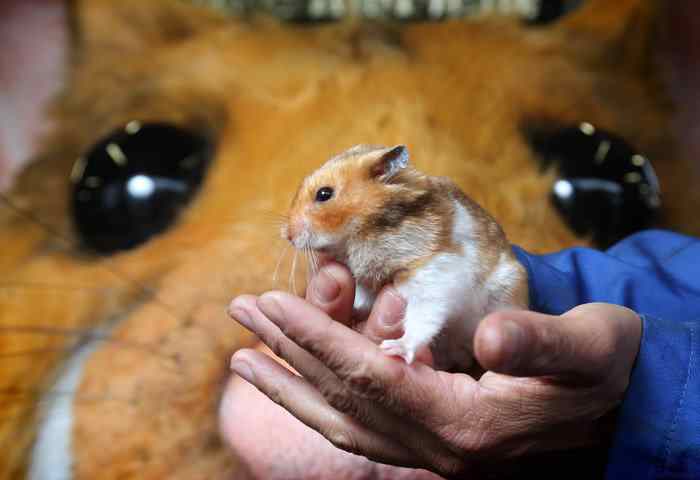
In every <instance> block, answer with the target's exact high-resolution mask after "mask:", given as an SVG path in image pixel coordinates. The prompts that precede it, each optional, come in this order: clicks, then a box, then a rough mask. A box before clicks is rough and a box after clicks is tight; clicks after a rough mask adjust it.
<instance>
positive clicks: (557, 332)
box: [474, 304, 641, 382]
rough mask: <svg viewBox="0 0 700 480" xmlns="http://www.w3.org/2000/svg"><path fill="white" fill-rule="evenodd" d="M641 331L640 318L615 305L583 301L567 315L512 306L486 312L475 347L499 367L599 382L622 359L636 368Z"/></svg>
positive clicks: (489, 365) (496, 369)
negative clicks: (544, 312) (520, 309)
mask: <svg viewBox="0 0 700 480" xmlns="http://www.w3.org/2000/svg"><path fill="white" fill-rule="evenodd" d="M640 334H641V321H640V320H639V317H638V316H637V315H636V314H635V313H634V312H632V311H631V310H628V309H626V308H623V307H618V306H614V305H604V304H588V305H583V306H580V307H577V308H575V309H573V310H571V311H569V312H567V313H565V314H564V315H561V316H552V315H544V314H540V313H536V312H529V311H515V310H512V311H502V312H496V313H494V314H491V315H489V316H488V317H486V318H485V319H484V320H483V321H482V322H481V324H480V325H479V327H478V328H477V331H476V335H475V338H474V348H475V353H476V357H477V359H478V360H479V363H481V365H483V366H484V367H485V368H487V369H488V370H492V371H494V372H499V373H504V374H508V375H514V376H551V375H559V376H565V377H572V378H576V379H577V380H580V381H584V382H585V381H599V380H600V379H601V378H603V377H606V376H608V375H609V374H610V371H611V369H613V368H614V367H617V366H618V364H619V363H622V364H623V365H625V366H629V368H630V369H631V365H632V362H633V361H634V357H636V350H635V349H634V348H632V345H636V346H637V347H638V345H639V338H640ZM615 369H616V368H615Z"/></svg>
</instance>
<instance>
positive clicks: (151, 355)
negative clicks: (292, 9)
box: [0, 0, 700, 479]
mask: <svg viewBox="0 0 700 480" xmlns="http://www.w3.org/2000/svg"><path fill="white" fill-rule="evenodd" d="M73 15H74V32H73V34H74V51H73V54H72V69H71V72H70V78H69V83H68V86H67V88H66V90H65V91H64V92H63V93H62V95H61V96H60V98H59V99H58V100H57V102H56V103H55V107H54V109H53V112H52V115H53V117H54V118H55V120H56V128H55V131H53V132H52V133H51V135H50V136H49V137H48V138H47V139H46V140H45V142H44V143H43V144H42V149H41V153H40V154H39V155H38V156H37V157H36V159H35V161H34V162H33V163H32V164H31V165H30V166H29V167H28V168H26V170H25V171H24V172H23V174H22V176H21V177H19V179H18V181H17V182H16V185H15V188H14V189H13V190H11V191H10V192H9V193H8V195H7V199H8V202H7V203H6V204H0V242H1V244H0V251H2V254H0V279H2V280H1V281H2V283H3V287H2V288H0V329H1V331H2V334H0V352H2V354H3V357H2V361H1V362H0V389H1V391H2V392H3V394H2V395H0V411H2V414H0V415H1V416H0V446H2V451H3V454H2V458H0V478H14V477H19V476H21V474H22V473H21V472H22V471H23V468H24V467H23V466H24V464H25V461H26V454H27V451H28V448H29V446H30V445H31V442H32V439H33V435H34V429H33V427H32V426H33V425H34V422H35V421H36V418H37V408H36V407H37V405H39V404H40V403H41V402H40V400H41V398H42V395H44V394H45V393H46V392H47V391H49V390H50V389H51V380H52V378H53V376H54V375H55V373H56V371H57V367H58V366H60V365H61V364H62V362H63V361H65V359H66V358H68V356H69V355H70V353H71V351H72V349H73V348H74V347H75V346H76V345H78V344H79V343H80V342H82V341H84V340H86V339H89V338H91V336H92V337H94V336H95V335H101V336H103V337H104V341H102V342H101V343H99V344H98V348H97V349H96V350H95V352H94V353H93V354H92V355H91V358H90V360H89V362H88V363H87V366H86V369H85V371H84V373H83V378H82V381H81V383H80V386H79V388H78V392H77V396H76V401H75V409H76V410H75V413H76V423H75V425H74V428H73V452H74V455H75V459H76V463H75V478H101V479H109V478H142V479H150V478H183V479H185V478H186V479H190V478H215V477H216V478H220V476H221V474H222V472H225V471H236V469H237V468H239V467H238V466H237V465H236V461H235V459H234V458H233V456H232V455H231V453H230V452H228V451H227V450H226V449H225V448H224V447H223V445H222V443H221V441H220V440H219V435H218V431H217V423H216V408H217V403H218V400H219V394H220V391H221V388H222V385H223V382H224V380H225V378H226V376H227V364H228V358H229V356H230V355H231V353H232V352H233V351H234V350H235V349H237V348H239V347H241V346H244V345H251V344H252V343H253V342H254V339H253V338H251V336H250V335H249V334H247V333H245V332H244V331H243V330H241V329H240V328H239V327H238V326H237V325H235V324H234V323H233V322H231V321H230V320H229V319H228V318H227V317H226V315H225V313H224V311H225V307H226V305H227V304H228V301H229V300H230V299H231V298H232V297H233V296H234V295H236V294H239V293H243V292H260V291H263V290H266V289H269V288H271V287H272V286H273V285H272V281H271V279H272V271H273V270H274V267H275V263H276V261H277V256H278V254H279V252H280V251H281V249H282V245H283V244H282V243H281V240H280V239H279V233H278V228H277V226H276V225H275V224H274V220H273V215H274V214H279V213H283V212H285V211H286V209H287V207H288V205H289V202H290V200H291V198H292V196H293V195H294V192H295V190H296V188H297V186H298V183H299V181H300V180H301V179H302V178H303V177H304V176H305V175H307V174H308V173H310V172H311V171H313V170H314V169H316V168H317V167H318V166H319V165H320V164H321V163H323V162H324V161H325V160H326V159H327V158H329V157H330V156H331V155H333V154H336V153H338V152H340V151H342V150H345V149H346V148H348V147H350V146H351V145H354V144H357V143H369V144H383V145H392V144H398V143H405V144H407V145H408V147H409V149H410V151H411V154H412V161H413V162H414V163H415V165H416V166H417V167H418V168H419V169H421V170H423V171H425V172H426V173H428V174H430V175H446V176H449V177H451V178H452V179H453V180H454V181H455V182H457V183H458V184H459V185H460V186H461V188H462V189H463V190H464V191H465V192H467V193H468V194H469V195H470V196H471V197H472V198H474V200H476V201H477V202H479V203H480V204H481V205H483V206H484V207H485V208H486V209H487V210H488V211H489V212H491V213H492V214H493V216H494V217H495V218H496V219H497V220H498V221H499V222H500V223H501V224H502V225H503V227H504V229H505V231H506V232H507V234H508V237H509V239H510V240H511V241H512V242H514V243H516V244H519V245H521V246H523V247H525V248H527V249H530V250H532V251H535V252H545V251H551V250H554V249H559V248H563V247H566V246H571V245H575V244H585V243H586V242H585V239H584V240H582V239H577V238H575V237H574V236H573V235H572V233H570V231H569V230H568V229H567V228H566V227H565V226H564V225H563V223H562V222H561V220H560V219H559V217H558V216H557V214H556V213H555V211H554V210H553V208H552V207H551V206H550V204H549V201H548V198H547V194H548V191H549V188H550V186H551V182H552V178H553V177H552V175H551V174H545V175H542V174H540V173H538V171H537V162H538V159H537V157H536V154H535V153H534V152H533V151H532V150H531V149H530V147H529V146H528V144H527V142H526V140H525V138H524V137H523V135H522V131H521V129H522V127H523V126H524V125H527V124H533V123H537V124H547V123H552V124H561V125H571V124H577V123H579V122H581V121H588V122H591V123H593V124H595V125H596V126H599V127H601V128H605V129H607V130H610V131H613V132H616V133H618V134H620V135H622V136H623V137H625V138H626V139H628V140H629V141H630V143H632V144H633V145H635V146H636V147H637V148H638V149H639V150H640V151H642V152H644V153H646V154H647V155H648V156H649V157H650V158H651V159H652V160H653V161H654V162H655V163H654V165H655V167H656V169H657V172H658V174H659V177H660V179H661V185H662V188H663V194H664V197H663V199H664V202H665V211H664V218H663V226H667V227H670V228H673V229H677V230H680V231H684V232H687V233H691V234H696V235H697V234H700V216H698V215H697V207H698V205H700V188H698V187H697V185H698V180H699V178H698V177H699V175H698V174H697V170H694V167H692V166H691V165H690V163H689V160H688V159H687V158H684V156H683V155H681V154H680V153H679V152H680V149H679V148H678V145H677V144H676V143H674V141H673V138H672V136H671V134H670V128H671V123H670V122H671V119H672V116H673V113H674V111H673V108H672V105H671V103H670V101H669V95H668V94H667V93H666V92H665V91H664V88H663V86H662V83H661V77H660V73H659V67H658V64H657V63H655V60H654V59H655V57H654V54H655V45H656V43H655V39H656V35H657V33H658V24H657V22H656V18H657V12H656V4H655V3H654V2H645V1H640V0H620V1H617V2H609V1H608V2H606V1H602V0H590V1H588V2H587V3H586V4H585V6H584V7H583V8H581V9H580V10H578V11H577V12H575V13H574V14H571V15H570V16H569V17H567V18H566V19H564V20H562V21H560V22H558V23H556V24H554V26H551V27H546V28H529V27H525V26H523V25H522V24H521V23H519V22H517V21H515V20H512V19H503V18H493V19H485V20H480V21H478V22H475V21H467V20H455V21H449V22H444V23H430V24H407V25H404V26H396V25H381V24H372V25H370V24H366V23H359V22H357V23H355V22H348V23H344V24H336V25H326V26H314V27H308V26H290V25H284V26H281V25H278V24H277V23H275V22H273V21H271V20H266V19H250V20H245V21H237V20H232V19H229V18H224V17H221V16H219V15H217V14H214V13H212V12H209V11H207V10H204V9H201V8H196V7H191V6H188V5H186V4H184V3H179V2H167V1H148V2H144V1H138V0H129V1H121V2H109V1H101V0H94V1H79V2H75V4H74V7H73ZM133 119H138V120H140V121H166V122H171V123H175V124H178V125H183V126H187V127H191V128H194V129H197V130H199V131H204V132H206V133H208V134H209V135H210V136H211V138H212V139H214V140H215V142H216V144H217V151H216V156H215V160H214V162H213V164H212V166H211V168H210V171H209V174H208V177H207V179H206V182H205V184H204V185H203V188H202V190H201V191H200V193H199V194H198V196H197V197H196V199H195V200H194V201H193V202H192V203H191V205H190V206H189V207H188V208H187V209H186V210H185V212H184V213H183V215H182V216H181V217H180V219H179V221H178V222H177V223H176V224H175V225H173V226H172V227H171V228H170V229H169V230H168V231H167V232H165V233H163V234H161V235H158V236H157V237H155V238H153V239H152V240H150V241H149V242H147V243H146V244H144V245H142V246H140V247H138V248H135V249H133V250H130V251H127V252H123V253H119V254H116V255H112V256H108V257H99V256H94V255H89V254H87V253H85V252H83V251H81V250H80V249H79V248H78V247H77V245H78V243H77V239H76V238H75V236H74V234H73V232H72V230H71V226H70V218H69V216H68V200H69V199H68V195H67V194H68V191H69V172H70V169H71V165H72V163H73V161H74V160H75V159H76V158H77V157H78V156H79V155H80V154H81V153H82V152H84V151H85V150H86V149H88V148H89V147H90V146H91V145H92V144H93V143H94V142H96V141H97V140H99V139H100V138H101V137H102V136H104V135H106V134H107V133H109V132H110V131H112V130H113V129H115V128H117V127H119V126H121V125H123V124H125V123H126V122H128V121H130V120H133ZM285 268H287V267H285ZM281 276H282V278H286V277H285V275H284V274H282V275H281ZM98 328H100V330H97V329H98ZM56 394H58V395H60V394H61V392H57V393H56Z"/></svg>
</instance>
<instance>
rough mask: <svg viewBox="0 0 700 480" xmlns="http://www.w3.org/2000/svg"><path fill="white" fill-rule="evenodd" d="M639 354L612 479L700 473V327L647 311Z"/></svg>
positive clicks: (687, 476)
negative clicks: (648, 313) (658, 316)
mask: <svg viewBox="0 0 700 480" xmlns="http://www.w3.org/2000/svg"><path fill="white" fill-rule="evenodd" d="M642 329H643V330H642V332H643V333H642V341H641V345H640V350H639V355H638V357H637V361H636V364H635V367H634V369H633V371H632V376H631V378H630V385H629V388H628V390H627V393H626V395H625V398H624V400H623V403H622V406H621V409H620V411H619V416H618V419H617V422H618V424H617V428H616V432H615V437H614V440H613V444H612V447H611V449H610V452H609V457H608V467H607V472H606V478H608V479H632V478H633V479H698V478H700V378H698V376H699V375H700V368H699V364H700V331H699V329H698V324H697V323H682V322H675V321H668V320H661V319H658V318H654V317H650V316H646V315H642Z"/></svg>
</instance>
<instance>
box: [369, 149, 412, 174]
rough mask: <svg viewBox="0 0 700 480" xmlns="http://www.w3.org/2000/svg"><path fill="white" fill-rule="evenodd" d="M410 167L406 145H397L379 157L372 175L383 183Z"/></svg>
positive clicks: (383, 151) (374, 164)
mask: <svg viewBox="0 0 700 480" xmlns="http://www.w3.org/2000/svg"><path fill="white" fill-rule="evenodd" d="M407 166H408V148H406V146H405V145H397V146H395V147H391V148H387V149H385V150H382V151H381V152H380V155H379V157H377V159H376V160H374V162H373V164H372V166H371V170H370V175H371V176H372V178H378V179H380V180H382V181H386V180H389V179H390V178H391V177H393V176H394V175H395V174H396V173H397V172H398V171H399V170H403V169H404V168H406V167H407Z"/></svg>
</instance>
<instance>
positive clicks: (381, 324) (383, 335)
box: [361, 286, 406, 343]
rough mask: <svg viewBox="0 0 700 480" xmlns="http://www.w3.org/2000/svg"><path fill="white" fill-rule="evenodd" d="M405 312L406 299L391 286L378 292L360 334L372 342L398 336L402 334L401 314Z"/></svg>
mask: <svg viewBox="0 0 700 480" xmlns="http://www.w3.org/2000/svg"><path fill="white" fill-rule="evenodd" d="M405 313H406V300H405V299H404V298H403V297H402V296H401V295H400V294H399V292H398V291H397V290H396V289H395V288H394V287H392V286H387V287H384V288H383V289H382V291H381V292H379V295H378V296H377V299H376V300H375V302H374V306H373V307H372V312H371V313H370V315H369V318H368V319H367V322H366V323H365V325H364V326H363V328H362V329H361V331H362V334H363V335H365V336H366V337H367V338H369V339H370V340H372V341H373V342H374V343H380V342H381V341H382V340H386V339H391V338H399V337H400V336H401V335H402V334H403V326H402V321H403V316H404V314H405Z"/></svg>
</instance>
